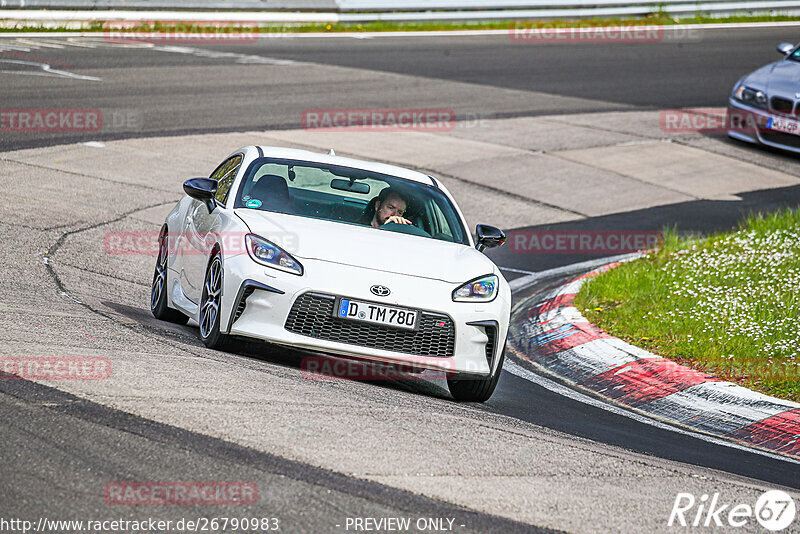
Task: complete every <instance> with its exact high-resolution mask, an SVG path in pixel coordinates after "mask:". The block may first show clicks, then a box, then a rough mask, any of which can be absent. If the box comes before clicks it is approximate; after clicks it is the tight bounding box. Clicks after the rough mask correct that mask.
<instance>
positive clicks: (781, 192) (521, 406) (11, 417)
mask: <svg viewBox="0 0 800 534" xmlns="http://www.w3.org/2000/svg"><path fill="white" fill-rule="evenodd" d="M796 35H797V28H789V27H783V28H752V29H730V30H704V31H702V32H698V33H696V34H692V35H690V36H681V37H680V38H677V37H676V38H675V39H674V40H670V39H666V38H665V40H664V42H654V43H592V44H586V43H580V44H573V43H547V44H531V43H519V42H514V41H513V40H511V39H509V37H508V36H507V35H495V36H481V37H438V36H437V37H413V38H409V37H380V38H371V39H355V38H352V37H344V38H332V37H325V38H314V37H306V38H285V37H275V38H269V39H261V40H259V41H257V42H252V43H238V44H231V43H226V44H214V45H208V44H197V43H188V44H185V43H184V44H181V43H166V44H156V45H145V44H128V45H127V46H121V45H119V44H116V43H110V42H108V41H106V40H104V39H103V37H102V36H100V37H96V38H66V37H57V38H45V37H33V38H5V37H4V38H0V112H1V111H6V110H20V109H30V108H48V109H50V108H71V109H96V110H100V111H101V112H102V115H103V119H104V120H103V126H102V128H99V129H95V130H93V131H81V132H76V131H66V132H46V133H42V132H18V131H9V129H8V128H7V127H4V128H2V129H0V183H2V184H3V190H4V192H5V193H6V195H5V196H6V199H5V202H4V204H5V205H4V206H3V207H2V208H0V236H2V238H3V240H4V243H5V245H4V247H3V252H4V256H5V260H4V262H3V263H2V265H1V266H0V282H1V283H2V286H3V288H4V292H3V298H2V300H0V325H2V328H0V338H2V340H3V343H2V345H0V355H2V356H17V355H47V356H50V355H52V356H56V355H65V354H66V355H70V356H77V355H85V356H104V357H110V358H111V359H112V362H113V368H114V371H113V374H112V377H113V379H112V380H106V381H93V382H92V383H88V382H89V381H87V383H85V384H80V383H76V382H72V383H69V384H67V383H64V382H59V383H55V382H49V383H47V384H44V383H37V382H29V381H22V380H0V435H1V436H2V438H0V480H2V481H3V483H2V484H1V485H0V518H6V519H8V518H26V519H30V520H33V521H36V520H38V519H39V518H40V517H44V518H48V519H83V520H90V519H112V518H123V519H142V518H146V517H155V518H158V519H162V520H173V521H178V520H180V519H185V518H194V519H198V518H201V517H205V518H211V517H226V516H227V517H232V516H235V515H242V514H244V515H247V516H250V517H258V518H273V517H274V518H279V519H280V525H281V529H280V530H281V531H284V532H346V531H353V530H354V527H353V526H352V523H348V521H349V520H352V518H367V517H368V518H382V517H410V518H412V520H413V521H416V520H417V519H419V518H443V519H447V518H449V519H452V520H453V522H452V524H451V525H452V526H451V529H452V530H453V531H458V532H537V531H571V532H607V531H611V530H614V531H622V532H641V531H651V532H656V531H664V532H674V531H675V530H676V529H671V528H669V527H667V519H668V517H669V515H670V510H671V507H672V504H673V501H674V500H675V496H676V494H677V493H678V492H689V493H693V494H694V495H696V496H698V497H699V496H700V495H701V494H707V495H710V494H713V493H719V494H720V495H721V498H722V499H724V501H725V502H726V503H738V502H745V503H750V504H751V505H752V504H753V503H754V502H755V499H756V498H757V497H758V496H759V495H760V494H761V493H763V492H764V491H766V490H768V489H777V488H782V489H785V490H787V491H789V490H800V465H798V463H796V462H791V461H787V460H785V459H781V458H779V457H776V456H773V455H765V454H762V453H760V452H758V451H752V450H747V449H743V448H737V447H730V446H725V445H720V444H718V443H714V442H711V441H708V440H706V439H704V438H703V436H697V435H692V434H687V433H681V432H675V431H673V430H671V429H670V428H667V427H664V426H652V425H649V424H646V423H643V422H640V421H638V420H636V419H633V418H630V417H627V416H626V415H625V414H623V413H619V411H609V410H607V409H603V407H601V406H598V405H597V403H587V402H585V401H584V400H581V399H580V398H578V397H579V396H570V397H567V396H564V395H562V394H560V393H559V384H556V383H550V382H549V379H542V380H539V381H532V380H529V379H526V377H525V376H526V373H531V372H532V371H531V370H530V369H529V368H527V367H525V365H524V364H523V363H522V362H512V364H513V365H514V366H515V367H514V368H515V369H517V372H504V373H503V375H502V376H501V379H500V383H499V385H498V389H497V391H496V392H495V394H494V396H493V397H492V399H490V401H489V402H487V403H486V404H485V405H459V404H456V403H453V402H452V401H451V400H450V399H449V395H448V393H447V391H446V387H445V386H444V385H443V383H442V382H441V381H422V380H419V381H403V382H398V381H382V382H374V383H369V382H357V381H310V380H306V379H304V378H302V377H301V374H300V372H299V363H300V361H301V359H302V358H303V357H304V355H305V354H304V353H302V352H299V351H292V350H286V349H282V348H278V347H269V346H264V345H262V344H257V343H249V344H245V345H244V346H243V347H242V350H241V351H240V352H239V353H234V354H231V353H221V352H213V351H209V350H207V349H205V347H203V346H202V344H201V343H200V342H199V339H198V335H197V327H196V325H194V326H192V324H191V323H190V325H189V326H186V327H176V326H173V325H167V324H165V323H161V322H159V321H156V320H155V319H153V317H152V316H151V315H150V312H149V310H148V309H147V296H148V294H149V283H150V279H151V276H152V258H150V257H129V256H109V255H108V254H104V253H103V246H102V240H103V235H104V232H108V231H116V230H119V231H125V230H136V231H147V230H151V231H154V230H157V228H158V226H159V221H160V220H163V216H164V214H165V213H166V211H168V210H169V208H170V207H171V204H172V203H173V202H174V201H175V200H177V198H179V195H180V194H181V191H180V185H181V182H182V180H183V179H184V178H188V177H190V176H191V175H197V176H199V175H202V174H204V173H205V174H207V173H208V172H210V171H211V170H212V168H213V166H214V163H215V162H218V161H221V159H222V158H223V157H224V156H225V155H226V154H227V153H229V152H230V151H232V150H233V149H235V148H237V147H239V146H241V145H244V144H248V143H250V142H254V141H252V139H257V140H259V141H258V142H262V139H263V140H267V141H271V142H274V143H275V144H284V145H287V146H302V147H311V148H315V149H322V147H325V146H328V144H331V143H335V146H336V147H337V153H344V154H354V155H356V156H363V157H371V158H373V159H377V160H384V161H393V162H396V163H401V164H405V165H407V166H409V167H415V168H420V169H425V170H431V172H434V173H437V174H438V175H440V176H443V179H444V180H445V181H446V183H447V184H448V187H450V189H451V191H453V193H454V195H455V196H456V198H457V199H458V200H459V202H460V203H462V207H463V208H464V211H465V213H466V215H467V218H468V220H469V221H470V223H471V224H474V223H475V222H487V223H492V222H494V221H499V222H497V224H498V225H500V226H502V227H503V228H504V229H507V230H512V229H518V228H528V229H541V228H546V229H580V230H604V229H626V228H627V229H630V228H637V229H641V230H658V229H660V228H663V227H664V226H665V225H675V226H676V227H677V228H678V229H679V230H681V231H687V232H688V231H693V232H707V231H712V230H720V229H727V228H731V227H734V226H735V225H736V223H737V222H738V221H739V220H740V219H741V217H742V216H743V215H744V214H746V213H748V212H750V211H755V210H770V209H776V208H779V207H783V206H797V205H798V203H800V165H799V164H798V162H797V159H796V158H795V157H793V156H789V155H785V154H781V153H777V152H774V151H767V150H759V149H756V148H753V147H749V146H746V145H742V144H740V143H735V142H733V141H729V140H727V139H725V138H724V136H719V135H713V134H699V135H698V134H692V135H687V136H683V135H676V134H672V133H669V132H662V131H659V129H658V116H659V113H660V110H663V109H672V108H685V107H694V108H720V107H723V106H725V105H726V101H727V95H728V93H729V91H730V88H731V86H732V85H733V83H734V82H735V81H736V80H737V79H738V78H739V77H740V76H741V75H743V74H745V73H747V72H749V71H750V70H752V69H754V68H756V67H758V66H760V65H763V64H765V63H767V62H769V61H773V60H776V59H778V57H779V56H778V55H777V53H776V52H775V50H774V48H775V45H776V44H777V43H779V42H782V41H795V40H796ZM43 65H49V67H47V68H45V67H43ZM320 108H447V109H451V110H453V112H454V113H455V115H456V116H457V117H458V119H459V124H461V125H464V126H465V127H464V128H463V129H460V128H456V129H455V130H454V131H453V132H449V133H447V134H446V135H442V136H438V137H436V138H434V137H425V136H423V135H422V134H420V136H419V137H414V136H413V135H414V134H408V135H406V134H405V133H403V134H397V136H396V137H391V138H389V137H387V138H380V139H378V138H377V137H375V136H374V134H371V133H369V132H363V133H361V134H359V135H357V136H356V135H354V136H351V137H348V138H347V139H346V140H345V139H344V138H342V140H341V141H340V140H339V139H338V138H337V137H336V134H335V133H333V134H327V136H326V135H321V136H317V134H316V133H308V132H304V131H302V128H301V116H302V114H303V112H304V111H305V110H308V109H320ZM600 119H602V120H600ZM472 124H477V125H478V126H477V127H475V128H472V129H470V128H469V126H470V125H472ZM546 128H553V129H552V130H547V129H546ZM578 129H580V131H581V132H583V133H581V135H580V136H577V137H576V135H577V134H575V133H574V132H576V131H578ZM348 135H350V134H348ZM403 135H405V137H403ZM425 135H427V134H425ZM342 137H343V136H342ZM578 137H580V138H578ZM512 138H513V139H512ZM248 139H251V141H248ZM373 139H377V140H375V141H373ZM384 139H385V140H386V141H384ZM609 139H610V140H609ZM86 142H89V145H86V144H83V143H86ZM526 143H528V144H526ZM263 144H268V143H267V142H263ZM403 144H407V145H408V147H410V148H407V149H406V148H404V147H403ZM340 146H341V150H340V149H339V147H340ZM426 146H427V147H429V151H430V152H429V153H427V152H425V150H424V149H423V147H426ZM648 147H653V150H652V151H650V152H647V151H648V150H650V149H649V148H648ZM656 148H657V149H658V150H655V149H656ZM512 149H513V150H512ZM470 150H474V151H475V154H476V156H475V158H476V159H474V160H472V159H470V158H469V157H467V156H468V155H469V154H468V153H469V152H470ZM448 151H449V152H451V153H448V154H447V157H448V158H450V159H446V158H445V157H444V154H445V153H446V152H448ZM480 151H486V153H487V154H489V156H486V157H485V158H484V159H480V160H478V159H477V154H478V153H479V152H480ZM627 151H638V152H635V153H633V156H630V159H631V161H634V162H636V161H638V159H637V158H638V157H639V156H641V157H644V158H653V159H652V161H662V162H663V160H659V159H658V158H659V157H664V158H667V157H669V158H673V159H675V160H680V161H679V163H680V164H681V165H684V167H681V168H678V167H675V168H674V169H673V168H670V169H671V170H670V172H675V173H676V174H680V173H684V175H685V183H683V182H682V183H679V184H670V185H669V187H668V188H667V187H664V188H663V189H658V187H659V186H658V182H660V181H661V182H663V181H664V180H663V179H662V178H658V177H656V178H653V179H652V180H651V181H650V182H647V181H645V179H644V178H642V179H639V178H637V179H636V180H635V181H634V180H631V181H630V183H629V182H628V181H626V180H629V177H628V175H627V174H624V173H621V172H620V171H618V170H616V168H615V167H614V166H613V163H608V164H607V163H603V161H605V160H603V158H602V157H600V156H603V155H605V154H611V155H615V154H623V153H624V154H628V152H627ZM460 152H463V154H461V153H460ZM656 152H658V154H656ZM394 154H397V155H396V156H395V155H394ZM426 158H427V159H426ZM437 158H438V159H437ZM459 158H460V159H459ZM525 158H532V159H525ZM612 159H613V158H612ZM706 160H707V161H712V162H713V165H710V164H709V165H707V166H703V162H704V161H706ZM526 161H531V162H535V163H530V165H531V166H530V167H528V166H526V165H528V164H525V163H523V162H526ZM647 161H649V160H644V163H642V167H641V168H636V169H634V170H631V171H630V173H633V174H632V175H635V176H637V177H638V176H645V175H646V171H647V169H646V168H645V167H648V165H649V164H648V163H647ZM592 162H595V163H592ZM538 164H541V165H542V167H541V168H540V167H538V166H537V165H538ZM590 164H595V165H596V167H591V169H592V171H591V172H592V173H593V174H587V175H586V180H587V183H589V182H588V181H590V180H597V183H598V184H600V186H598V187H600V189H598V190H600V191H602V190H603V187H607V189H606V190H607V191H611V192H610V193H608V194H606V195H605V196H606V198H605V199H603V198H601V197H600V196H598V195H597V194H596V193H595V192H594V191H588V192H581V191H579V190H576V189H574V188H573V189H572V190H570V189H569V188H566V190H564V191H562V192H560V193H559V192H558V191H556V190H557V189H558V187H559V183H560V182H563V181H566V182H568V181H569V180H570V178H569V175H570V173H571V172H573V171H575V172H577V170H578V169H579V166H580V169H581V171H580V172H584V171H586V169H589V168H590ZM546 165H552V168H551V167H546ZM603 165H605V166H603ZM690 165H696V167H690ZM712 167H713V168H712ZM715 168H724V172H722V171H720V175H717V174H714V172H715V170H714V169H715ZM476 169H477V170H476ZM515 169H516V170H517V172H518V174H514V170H515ZM547 169H550V170H549V171H548V170H547ZM693 169H700V170H698V171H696V172H695V171H694V170H693ZM540 170H541V172H542V173H545V172H549V173H550V174H546V179H545V180H543V181H542V182H541V183H538V185H536V187H535V188H533V187H532V188H531V189H532V190H533V189H536V191H532V192H531V193H530V194H528V193H526V192H524V191H521V190H520V191H519V192H515V191H516V190H515V189H514V187H516V185H515V184H517V183H518V182H519V183H523V182H524V180H525V178H526V177H527V176H528V175H531V176H533V175H535V174H536V173H538V172H540ZM493 171H496V172H493ZM586 172H587V173H588V172H589V171H586ZM626 172H628V171H626ZM637 173H638V174H637ZM482 176H485V177H486V178H485V180H483V179H482V178H481V177H482ZM647 176H649V175H647ZM512 178H513V179H512ZM647 180H650V178H647ZM737 180H738V181H739V182H737V183H739V185H737V186H736V187H735V188H733V187H732V188H731V189H730V190H728V189H726V183H732V182H736V181H737ZM634 182H635V184H634ZM451 183H452V184H453V186H452V187H451V185H450V184H451ZM508 184H511V186H513V187H511V186H509V185H508ZM603 184H606V185H603ZM613 184H616V185H613ZM630 184H634V185H635V187H639V188H640V189H636V190H635V191H634V189H635V188H634V185H630ZM687 184H688V185H687ZM748 184H751V185H750V186H748ZM712 185H713V187H712ZM613 187H618V189H617V190H619V191H625V190H630V191H632V192H631V193H630V196H625V195H623V194H619V195H617V194H616V193H614V192H613V191H615V190H614V189H613ZM551 189H552V190H553V191H554V192H553V193H552V195H550V190H551ZM539 190H541V192H539ZM548 195H549V196H548ZM659 195H663V196H659ZM476 216H481V217H487V220H485V221H484V220H474V218H475V217H476ZM492 257H493V259H495V261H496V262H497V263H498V264H499V265H501V266H502V267H504V268H507V269H508V271H507V274H508V278H509V279H510V280H511V279H514V278H516V277H519V276H522V275H524V274H525V273H526V272H532V271H541V270H544V269H549V268H554V267H560V266H564V265H568V264H571V263H574V262H577V261H582V260H586V259H591V258H596V257H597V256H591V257H589V256H585V255H580V254H557V255H554V254H551V255H531V254H528V255H521V254H512V253H511V252H509V250H508V247H506V249H505V250H503V249H501V250H499V251H497V253H496V254H493V255H492ZM569 276H570V274H561V275H559V276H557V277H553V278H549V279H547V280H545V281H542V282H540V283H538V284H535V285H532V286H529V287H526V288H525V289H524V290H522V291H520V292H519V293H518V294H516V295H515V299H517V301H518V300H519V299H521V298H524V297H526V296H528V295H530V294H532V293H534V292H536V291H541V290H543V289H545V288H546V287H548V286H549V285H551V284H555V283H558V282H559V281H563V280H565V279H567V278H568V277H569ZM509 369H510V368H509V367H507V371H508V370H509ZM519 369H522V371H519ZM540 378H541V377H540ZM548 384H549V385H548ZM212 480H216V481H247V482H252V483H254V484H256V485H257V487H258V488H259V497H260V498H259V500H258V502H257V503H255V504H249V505H244V506H241V505H238V506H237V505H218V506H199V505H195V506H187V507H180V506H149V507H148V506H119V505H116V506H115V505H112V504H109V503H108V502H107V501H106V500H104V496H103V489H104V487H106V486H107V485H108V484H109V483H113V482H115V481H212ZM787 488H788V489H787ZM792 495H795V496H796V495H798V493H797V491H794V492H793V493H792ZM796 500H797V499H796ZM798 502H800V501H798ZM348 518H349V519H348ZM443 524H444V525H447V524H450V523H448V522H447V521H445V522H444V523H443ZM795 524H797V523H795ZM348 525H350V526H349V528H348ZM431 525H433V523H431ZM429 526H430V525H429ZM52 530H55V529H52ZM60 530H65V531H69V529H66V528H65V529H60ZM229 530H233V529H229ZM441 530H445V529H444V528H441V529H439V531H441ZM678 530H679V531H680V529H678ZM738 530H742V531H758V524H757V523H755V522H752V523H751V524H749V525H748V526H747V527H745V528H743V529H738ZM412 531H416V530H412ZM423 531H431V532H432V531H437V529H436V528H434V527H430V528H428V529H427V530H423Z"/></svg>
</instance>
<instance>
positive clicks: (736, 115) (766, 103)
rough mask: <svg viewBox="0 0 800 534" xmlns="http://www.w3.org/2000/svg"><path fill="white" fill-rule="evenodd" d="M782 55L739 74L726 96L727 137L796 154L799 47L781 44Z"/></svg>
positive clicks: (798, 149)
mask: <svg viewBox="0 0 800 534" xmlns="http://www.w3.org/2000/svg"><path fill="white" fill-rule="evenodd" d="M778 51H779V52H780V53H781V54H783V55H784V58H783V59H781V60H780V61H776V62H775V63H770V64H769V65H765V66H763V67H761V68H760V69H758V70H756V71H754V72H751V73H750V74H748V75H746V76H743V77H742V78H741V79H740V80H739V81H738V82H736V84H735V85H734V86H733V91H732V92H731V96H730V98H729V99H728V117H727V132H728V136H730V137H732V138H733V139H738V140H739V141H745V142H748V143H756V144H761V145H766V146H771V147H774V148H779V149H782V150H788V151H791V152H798V153H800V122H799V121H798V118H800V46H796V45H793V44H791V43H781V44H779V45H778Z"/></svg>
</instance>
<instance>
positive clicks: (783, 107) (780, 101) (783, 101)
mask: <svg viewBox="0 0 800 534" xmlns="http://www.w3.org/2000/svg"><path fill="white" fill-rule="evenodd" d="M769 105H770V107H771V108H772V109H773V111H777V112H778V113H791V112H792V109H793V108H794V101H793V100H789V99H788V98H781V97H779V96H773V97H772V98H771V99H770V101H769Z"/></svg>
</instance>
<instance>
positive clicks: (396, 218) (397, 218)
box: [383, 215, 412, 224]
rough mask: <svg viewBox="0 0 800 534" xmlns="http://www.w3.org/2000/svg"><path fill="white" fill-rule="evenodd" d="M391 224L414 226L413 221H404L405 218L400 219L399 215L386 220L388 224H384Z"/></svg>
mask: <svg viewBox="0 0 800 534" xmlns="http://www.w3.org/2000/svg"><path fill="white" fill-rule="evenodd" d="M389 223H395V224H412V223H411V221H409V220H408V219H404V218H403V217H400V216H399V215H392V216H391V217H389V218H388V219H386V222H385V223H383V224H389Z"/></svg>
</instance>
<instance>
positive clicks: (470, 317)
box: [151, 146, 511, 402]
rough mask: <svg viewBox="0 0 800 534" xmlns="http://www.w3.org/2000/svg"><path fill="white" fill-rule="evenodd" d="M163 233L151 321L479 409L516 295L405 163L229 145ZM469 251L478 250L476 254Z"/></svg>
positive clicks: (445, 202)
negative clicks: (428, 376)
mask: <svg viewBox="0 0 800 534" xmlns="http://www.w3.org/2000/svg"><path fill="white" fill-rule="evenodd" d="M183 188H184V191H185V192H186V195H187V196H185V197H184V198H182V199H181V200H180V201H179V202H178V203H177V205H176V206H175V208H174V209H173V210H172V211H171V212H170V213H169V215H168V216H167V218H166V222H165V224H164V226H163V227H162V229H161V233H160V235H159V254H158V259H157V261H156V268H155V274H154V276H153V286H152V295H151V310H152V312H153V315H154V316H155V317H156V318H158V319H162V320H167V321H172V322H176V323H180V324H185V323H186V322H187V321H188V320H189V318H192V319H195V320H196V321H197V323H198V324H199V325H200V337H201V339H202V341H203V343H205V344H206V346H208V347H211V348H223V347H224V346H225V345H227V344H228V342H229V341H230V340H231V338H232V336H246V337H249V338H257V339H262V340H266V341H269V342H272V343H277V344H282V345H290V346H292V347H299V348H304V349H313V350H316V351H322V352H326V353H332V354H337V355H342V356H346V357H349V358H357V359H362V360H369V361H378V362H383V363H384V364H389V365H390V367H391V366H392V365H394V366H397V365H400V366H403V367H404V368H411V369H413V370H415V371H421V370H425V369H434V370H442V371H446V372H447V376H448V386H449V388H450V391H451V393H452V395H453V397H454V398H456V399H457V400H466V401H477V402H483V401H485V400H487V399H488V398H489V397H490V396H491V394H492V392H493V391H494V389H495V386H496V384H497V379H498V377H499V375H500V371H501V369H502V365H503V357H504V349H505V339H506V335H507V332H508V321H509V314H510V308H511V291H510V288H509V285H508V283H507V282H506V280H505V279H504V278H503V275H502V274H500V270H499V269H498V268H497V266H495V264H494V263H492V261H491V260H490V259H489V258H487V257H486V256H485V255H484V254H483V253H482V252H481V251H482V250H483V249H484V248H486V247H494V246H498V245H501V244H503V242H504V241H505V235H504V234H503V232H501V231H500V230H498V229H497V228H493V227H491V226H486V225H478V226H477V229H476V233H477V244H476V243H475V242H474V241H473V238H472V236H471V235H470V233H469V231H468V230H467V226H466V223H465V220H464V216H463V215H462V214H461V212H460V211H459V209H458V207H457V206H456V204H455V202H454V201H453V198H452V197H451V196H450V193H448V191H447V189H445V187H444V186H443V185H442V183H441V182H439V181H438V180H436V179H434V178H433V177H431V176H427V175H425V174H422V173H419V172H414V171H410V170H407V169H403V168H400V167H395V166H391V165H384V164H380V163H371V162H367V161H360V160H356V159H350V158H344V157H338V156H336V155H334V154H333V151H331V152H330V153H329V154H317V153H313V152H307V151H303V150H291V149H284V148H275V147H259V146H249V147H245V148H242V149H241V150H237V151H236V152H234V153H233V154H231V155H230V156H229V157H228V158H226V159H225V161H223V162H222V163H221V164H220V165H219V167H217V169H216V170H215V171H214V172H213V173H211V176H210V178H193V179H190V180H188V181H186V182H185V183H184V184H183ZM476 248H477V250H476Z"/></svg>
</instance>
